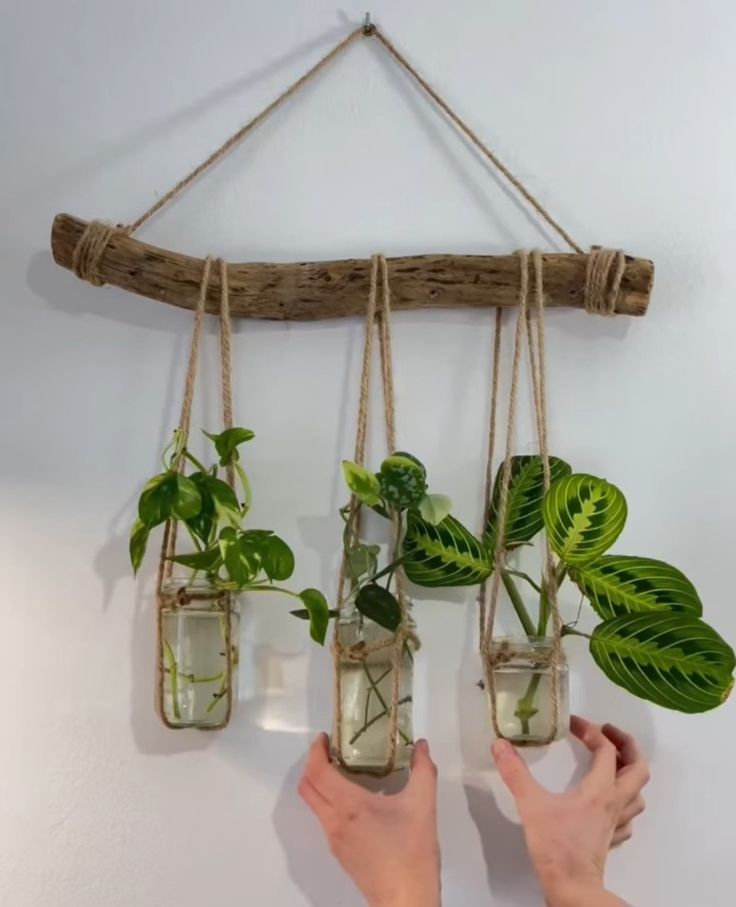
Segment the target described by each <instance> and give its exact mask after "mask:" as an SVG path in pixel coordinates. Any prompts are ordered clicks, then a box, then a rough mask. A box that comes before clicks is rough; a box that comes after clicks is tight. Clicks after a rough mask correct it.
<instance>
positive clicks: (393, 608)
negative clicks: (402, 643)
mask: <svg viewBox="0 0 736 907" xmlns="http://www.w3.org/2000/svg"><path fill="white" fill-rule="evenodd" d="M355 607H356V608H357V609H358V611H360V613H361V614H363V615H364V616H365V617H367V618H369V619H370V620H372V621H374V622H375V623H377V624H379V626H381V627H385V628H386V629H387V630H391V631H396V630H398V629H399V625H400V624H401V607H400V606H399V603H398V601H397V600H396V596H395V595H394V594H393V593H391V592H389V591H388V589H384V588H383V586H379V585H378V583H368V584H367V585H365V586H363V587H362V589H360V590H359V592H358V594H357V595H356V597H355Z"/></svg>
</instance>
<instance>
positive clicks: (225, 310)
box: [156, 257, 234, 730]
mask: <svg viewBox="0 0 736 907" xmlns="http://www.w3.org/2000/svg"><path fill="white" fill-rule="evenodd" d="M212 264H213V260H212V258H209V257H208V258H206V259H205V261H204V266H203V268H202V279H201V281H200V285H199V296H198V298H197V307H196V310H195V313H194V326H193V328H192V339H191V343H190V346H189V358H188V361H187V370H186V376H185V379H184V394H183V399H182V405H181V414H180V416H179V425H178V430H179V433H180V436H181V438H182V443H184V444H186V443H187V440H188V437H189V430H190V426H191V419H192V403H193V400H194V389H195V385H196V379H197V366H198V363H199V348H200V345H201V338H202V323H203V321H204V314H205V307H206V301H207V289H208V287H209V284H210V278H211V272H212ZM217 265H218V268H219V278H220V319H219V327H220V364H221V379H222V406H223V421H224V426H225V428H232V427H233V395H232V353H231V335H232V325H231V320H230V299H229V289H228V277H227V265H226V263H225V262H224V261H223V260H222V259H221V258H220V259H217ZM183 468H184V462H183V458H182V460H180V461H179V463H178V469H179V470H180V471H181V470H183ZM227 480H228V482H229V484H230V486H231V487H233V485H234V475H233V470H232V469H228V471H227ZM176 528H177V522H176V520H173V519H172V520H168V521H167V522H166V524H165V525H164V535H163V542H162V545H161V554H160V557H159V565H158V576H157V580H156V599H157V608H156V612H157V623H156V627H157V640H156V678H157V683H156V690H157V701H158V709H159V714H160V716H161V720H162V721H163V722H164V724H165V725H166V726H167V727H177V725H175V724H172V723H171V722H170V721H169V719H168V718H167V716H166V709H165V669H166V665H165V657H164V621H163V618H164V611H165V609H167V608H171V607H178V606H181V605H186V604H187V603H189V602H190V601H192V600H194V599H195V598H199V597H200V596H197V594H196V593H194V594H193V593H190V592H189V593H188V592H187V591H186V590H185V589H184V588H182V589H179V590H176V592H175V593H174V595H173V596H172V595H171V594H170V593H166V592H165V589H166V586H167V584H168V583H169V582H170V581H171V577H172V573H173V569H174V561H173V558H174V556H175V554H176V535H177V533H176ZM182 585H184V584H182ZM201 598H202V600H207V601H218V602H219V603H220V604H221V606H222V608H223V642H224V646H225V678H224V690H225V693H224V696H225V714H224V716H223V718H222V721H221V722H220V723H219V724H217V725H213V726H212V727H209V728H206V730H217V729H219V728H222V727H225V725H226V724H227V723H228V722H229V721H230V716H231V714H232V708H233V702H234V691H233V688H232V686H233V684H232V681H233V647H232V638H231V634H232V595H231V593H230V592H228V591H225V590H223V591H222V592H220V593H218V594H217V595H215V596H214V597H213V595H212V594H211V593H209V592H208V593H206V594H205V593H202V595H201Z"/></svg>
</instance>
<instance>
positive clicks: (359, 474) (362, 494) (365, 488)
mask: <svg viewBox="0 0 736 907" xmlns="http://www.w3.org/2000/svg"><path fill="white" fill-rule="evenodd" d="M342 471H343V475H344V476H345V484H346V485H347V486H348V488H349V489H350V491H351V492H352V493H353V494H354V495H355V497H356V498H357V499H358V500H359V501H362V503H363V504H367V505H368V506H369V507H374V506H376V505H378V504H380V503H381V483H380V482H379V481H378V479H377V478H376V476H375V475H374V474H373V473H372V472H368V470H367V469H364V468H363V467H362V466H359V465H358V464H357V463H351V462H350V460H343V462H342Z"/></svg>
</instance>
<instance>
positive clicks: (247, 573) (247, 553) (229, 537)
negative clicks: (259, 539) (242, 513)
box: [219, 527, 261, 588]
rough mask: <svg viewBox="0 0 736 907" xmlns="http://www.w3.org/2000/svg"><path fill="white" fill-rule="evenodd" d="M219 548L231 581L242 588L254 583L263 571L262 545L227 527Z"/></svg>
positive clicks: (246, 535) (243, 533)
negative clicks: (261, 570)
mask: <svg viewBox="0 0 736 907" xmlns="http://www.w3.org/2000/svg"><path fill="white" fill-rule="evenodd" d="M228 530H229V531H228ZM219 547H220V551H221V553H222V559H223V561H224V562H225V569H226V570H227V572H228V575H229V577H230V579H231V580H232V581H233V582H234V583H236V584H237V585H238V586H239V587H240V588H242V587H243V586H246V585H248V583H251V582H253V580H254V579H255V578H256V576H257V575H258V573H259V571H260V569H261V556H260V543H256V542H254V540H253V539H252V538H249V537H248V534H247V533H245V532H236V530H235V529H232V528H230V527H227V528H225V529H223V530H222V532H221V533H220V545H219Z"/></svg>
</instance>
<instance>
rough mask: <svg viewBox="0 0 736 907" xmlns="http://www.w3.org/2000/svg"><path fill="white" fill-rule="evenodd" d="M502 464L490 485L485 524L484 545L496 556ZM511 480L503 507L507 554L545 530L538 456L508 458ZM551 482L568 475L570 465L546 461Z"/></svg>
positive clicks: (558, 461) (502, 473)
mask: <svg viewBox="0 0 736 907" xmlns="http://www.w3.org/2000/svg"><path fill="white" fill-rule="evenodd" d="M505 466H506V464H505V463H502V464H501V466H500V467H499V469H498V472H497V473H496V480H495V482H494V484H493V493H492V495H491V503H490V509H489V511H488V523H487V524H486V530H485V540H486V544H487V545H488V547H489V548H490V550H491V553H492V554H495V551H496V545H497V542H498V533H499V520H498V516H499V514H498V509H499V501H500V498H501V483H502V482H503V476H504V474H505V472H506V469H505ZM510 469H511V478H510V481H509V494H508V500H507V506H506V533H505V539H504V547H505V548H506V549H508V550H511V549H512V548H516V547H518V546H519V545H523V544H524V543H525V542H528V541H530V540H531V539H533V538H534V536H535V535H536V534H537V533H538V532H541V530H542V527H543V526H544V519H543V517H542V501H543V500H544V469H543V466H542V458H541V457H540V456H538V455H536V454H535V455H533V456H518V457H512V458H511V466H510ZM549 469H550V479H551V481H552V482H556V481H558V480H559V479H561V478H563V477H564V476H567V475H570V473H571V472H572V468H571V466H570V465H569V463H566V462H565V461H564V460H561V459H560V458H559V457H550V458H549Z"/></svg>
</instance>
